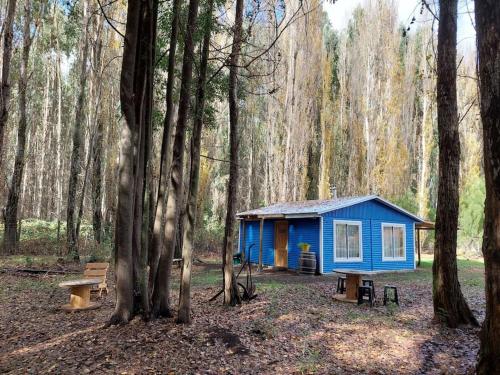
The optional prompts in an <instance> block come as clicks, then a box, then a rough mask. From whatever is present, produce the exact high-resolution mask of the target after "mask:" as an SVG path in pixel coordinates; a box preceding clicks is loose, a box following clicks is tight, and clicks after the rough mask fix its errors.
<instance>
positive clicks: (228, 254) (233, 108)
mask: <svg viewBox="0 0 500 375" xmlns="http://www.w3.org/2000/svg"><path fill="white" fill-rule="evenodd" d="M242 29H243V0H237V1H236V12H235V15H234V35H233V46H232V49H231V54H230V56H229V64H230V65H229V95H228V101H229V145H230V146H229V159H230V161H231V164H230V166H229V181H228V185H227V213H226V228H225V231H224V244H223V248H222V252H223V253H222V256H223V260H222V263H223V274H224V304H226V305H232V306H234V305H235V304H238V303H240V302H241V301H240V296H239V293H238V286H237V285H236V277H235V276H234V271H233V242H234V227H235V221H236V199H237V197H238V173H239V170H238V168H239V166H238V159H239V158H238V144H239V139H238V134H239V132H238V115H239V113H238V112H239V108H238V62H239V57H240V51H241V38H242Z"/></svg>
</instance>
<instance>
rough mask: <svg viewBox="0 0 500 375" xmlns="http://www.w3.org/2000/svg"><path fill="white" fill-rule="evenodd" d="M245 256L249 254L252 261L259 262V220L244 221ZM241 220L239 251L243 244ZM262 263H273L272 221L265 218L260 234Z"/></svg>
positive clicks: (268, 264) (241, 224)
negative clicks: (261, 234)
mask: <svg viewBox="0 0 500 375" xmlns="http://www.w3.org/2000/svg"><path fill="white" fill-rule="evenodd" d="M244 223H245V249H244V251H245V258H248V255H249V254H250V261H251V262H252V263H259V231H260V221H257V220H256V221H245V222H244ZM242 228H243V221H242V222H241V223H240V247H239V248H240V251H241V249H242V246H243V229H242ZM252 245H253V246H252ZM262 264H263V265H265V266H272V265H274V221H273V220H265V221H264V229H263V236H262Z"/></svg>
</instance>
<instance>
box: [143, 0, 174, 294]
mask: <svg viewBox="0 0 500 375" xmlns="http://www.w3.org/2000/svg"><path fill="white" fill-rule="evenodd" d="M180 6H181V0H173V4H172V24H171V32H170V49H169V52H168V68H167V73H168V77H167V89H166V93H165V102H166V103H165V104H166V113H165V118H164V120H163V139H162V144H161V154H160V176H159V178H158V196H157V200H156V208H155V213H154V221H153V223H152V226H153V228H152V236H151V243H150V248H149V289H150V291H151V293H152V292H153V291H154V285H155V280H156V273H157V271H158V263H159V261H160V255H161V249H162V224H163V222H164V220H163V219H164V211H165V198H166V194H167V191H168V185H169V181H170V178H169V177H170V165H169V160H170V149H171V143H172V142H171V138H172V132H173V128H174V126H173V123H172V122H173V118H174V83H175V60H176V59H175V57H176V49H177V38H178V34H179V13H180ZM150 297H151V298H152V295H151V296H150Z"/></svg>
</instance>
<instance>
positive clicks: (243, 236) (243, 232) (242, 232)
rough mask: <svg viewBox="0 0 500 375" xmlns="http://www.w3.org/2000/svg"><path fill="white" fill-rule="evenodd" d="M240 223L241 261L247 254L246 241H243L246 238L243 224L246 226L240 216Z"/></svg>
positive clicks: (244, 259)
mask: <svg viewBox="0 0 500 375" xmlns="http://www.w3.org/2000/svg"><path fill="white" fill-rule="evenodd" d="M240 223H241V224H240V229H241V230H240V237H241V243H240V246H241V247H240V254H241V256H242V257H243V261H242V263H243V262H244V261H246V259H247V254H246V250H247V249H246V241H245V240H246V238H245V234H246V233H245V226H246V223H245V219H244V218H242V219H241V222H240Z"/></svg>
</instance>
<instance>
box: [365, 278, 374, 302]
mask: <svg viewBox="0 0 500 375" xmlns="http://www.w3.org/2000/svg"><path fill="white" fill-rule="evenodd" d="M363 286H371V287H372V292H373V299H375V284H374V283H373V280H371V279H363Z"/></svg>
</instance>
